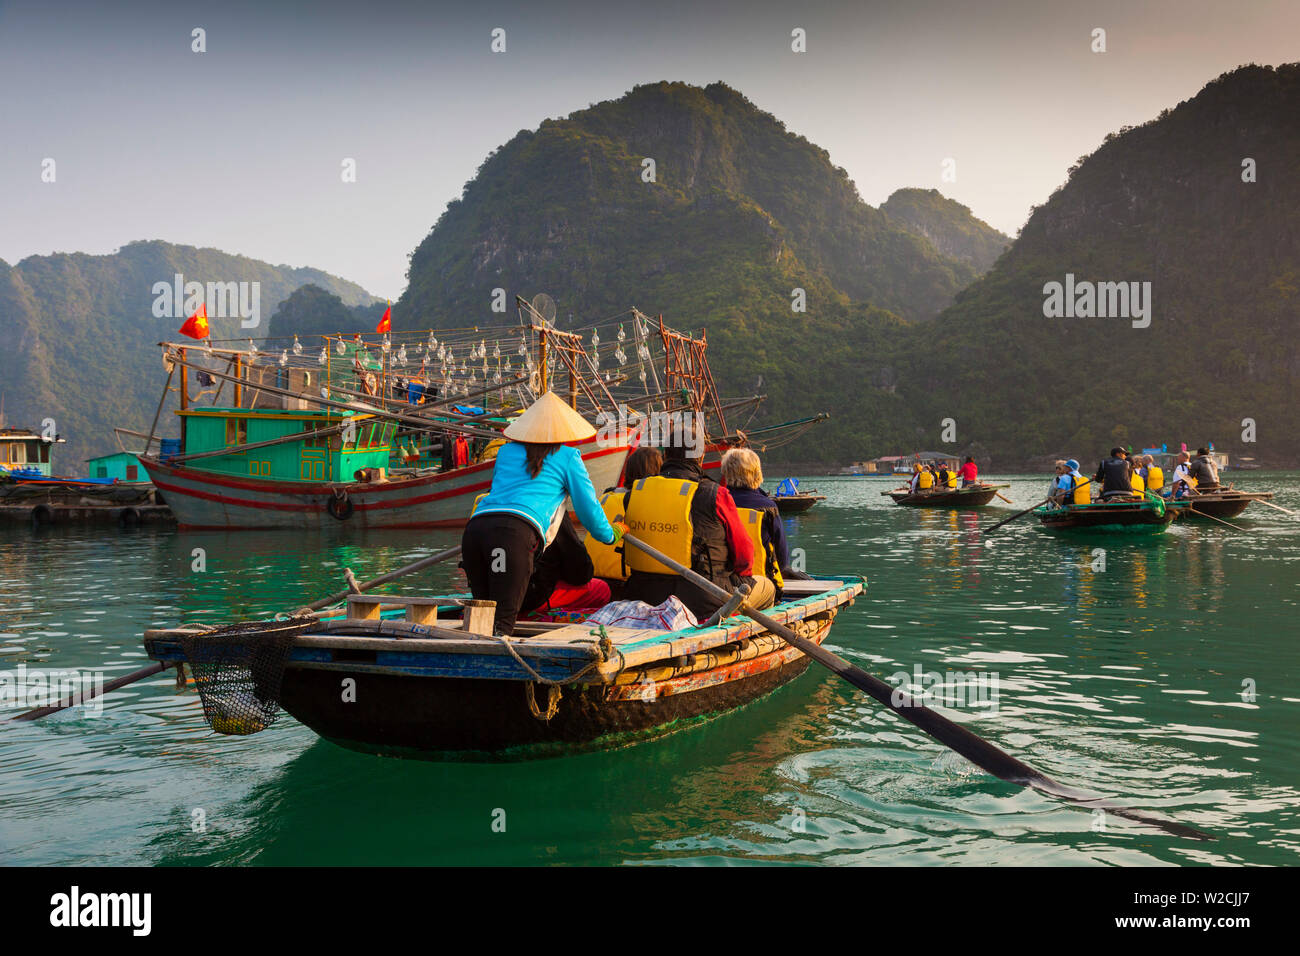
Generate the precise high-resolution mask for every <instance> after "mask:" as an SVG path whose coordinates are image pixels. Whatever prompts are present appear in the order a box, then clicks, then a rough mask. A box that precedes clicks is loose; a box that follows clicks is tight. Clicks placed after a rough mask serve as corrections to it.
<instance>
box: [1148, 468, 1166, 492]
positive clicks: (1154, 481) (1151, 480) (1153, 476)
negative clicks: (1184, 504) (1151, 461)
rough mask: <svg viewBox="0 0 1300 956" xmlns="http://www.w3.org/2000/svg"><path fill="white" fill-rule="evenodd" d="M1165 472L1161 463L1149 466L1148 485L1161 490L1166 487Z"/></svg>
mask: <svg viewBox="0 0 1300 956" xmlns="http://www.w3.org/2000/svg"><path fill="white" fill-rule="evenodd" d="M1164 484H1165V473H1164V470H1163V469H1162V468H1161V467H1160V466H1159V465H1149V466H1147V487H1148V488H1150V489H1151V490H1152V491H1159V490H1160V489H1161V488H1163V487H1164Z"/></svg>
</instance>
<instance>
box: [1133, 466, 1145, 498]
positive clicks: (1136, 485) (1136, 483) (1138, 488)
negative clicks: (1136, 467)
mask: <svg viewBox="0 0 1300 956" xmlns="http://www.w3.org/2000/svg"><path fill="white" fill-rule="evenodd" d="M1128 483H1129V487H1130V488H1132V489H1133V491H1134V493H1135V494H1139V495H1140V494H1142V492H1144V491H1146V490H1147V485H1146V482H1145V481H1143V480H1142V475H1141V473H1140V472H1136V471H1135V472H1133V475H1132V477H1130V478H1129V480H1128Z"/></svg>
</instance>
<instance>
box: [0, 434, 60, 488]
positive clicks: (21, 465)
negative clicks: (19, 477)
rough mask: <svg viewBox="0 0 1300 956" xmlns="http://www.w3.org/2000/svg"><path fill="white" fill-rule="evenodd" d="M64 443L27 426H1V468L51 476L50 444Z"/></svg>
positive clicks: (57, 438)
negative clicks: (30, 429)
mask: <svg viewBox="0 0 1300 956" xmlns="http://www.w3.org/2000/svg"><path fill="white" fill-rule="evenodd" d="M61 443H64V439H62V438H59V437H58V436H57V435H56V436H55V437H54V438H46V437H44V436H43V435H39V434H37V433H36V432H34V431H29V430H28V429H26V428H0V469H3V470H4V471H10V472H20V473H23V474H29V475H30V474H38V475H41V476H43V477H46V478H48V477H50V446H51V445H55V444H61Z"/></svg>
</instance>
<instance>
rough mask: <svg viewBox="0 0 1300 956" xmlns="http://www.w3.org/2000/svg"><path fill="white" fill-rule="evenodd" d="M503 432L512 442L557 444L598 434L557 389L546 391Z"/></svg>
mask: <svg viewBox="0 0 1300 956" xmlns="http://www.w3.org/2000/svg"><path fill="white" fill-rule="evenodd" d="M503 434H504V435H505V436H506V437H507V438H509V439H510V440H511V441H527V442H537V443H538V444H548V445H549V444H558V443H563V442H569V441H582V440H584V439H587V438H590V437H592V436H593V435H595V434H596V429H595V428H593V427H592V425H591V423H590V422H588V421H587V420H586V419H585V418H583V417H582V416H581V415H579V414H578V413H577V412H575V411H574V410H573V409H572V408H570V407H569V406H568V405H566V404H565V402H564V399H562V398H560V396H558V395H556V394H555V393H554V392H547V393H546V394H545V395H543V396H542V397H541V398H539V399H538V400H537V401H535V402H533V404H532V405H530V406H529V407H528V411H526V412H524V413H523V414H522V415H520V416H519V417H518V418H516V419H515V420H514V421H513V422H511V423H510V424H509V425H508V426H507V427H506V430H505V432H503Z"/></svg>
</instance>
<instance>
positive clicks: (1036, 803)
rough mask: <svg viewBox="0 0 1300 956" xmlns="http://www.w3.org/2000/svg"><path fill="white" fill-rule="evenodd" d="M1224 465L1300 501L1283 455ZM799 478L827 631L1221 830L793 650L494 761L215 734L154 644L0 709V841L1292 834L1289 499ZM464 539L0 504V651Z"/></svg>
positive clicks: (113, 846)
mask: <svg viewBox="0 0 1300 956" xmlns="http://www.w3.org/2000/svg"><path fill="white" fill-rule="evenodd" d="M1004 480H1009V481H1011V482H1012V487H1011V488H1010V489H1009V490H1008V491H1006V492H1004V493H1005V494H1007V495H1008V496H1009V497H1011V499H1012V500H1013V501H1014V502H1015V503H1016V504H1017V505H1018V506H1019V508H1025V507H1028V506H1029V505H1031V504H1033V503H1034V502H1035V501H1036V500H1038V499H1039V498H1041V497H1042V488H1043V485H1044V484H1045V482H1044V481H1043V480H1041V479H1034V480H1030V479H1024V478H1013V479H1004ZM1236 480H1237V484H1238V487H1245V488H1248V489H1250V490H1272V491H1275V492H1277V497H1276V498H1275V499H1274V500H1275V502H1276V503H1277V504H1279V505H1282V506H1283V507H1287V508H1290V509H1291V510H1295V511H1300V486H1297V483H1296V479H1295V477H1294V476H1291V475H1282V474H1259V473H1255V474H1252V475H1249V476H1247V477H1245V478H1236ZM804 486H805V488H809V487H814V486H815V487H817V488H819V489H820V490H821V492H822V493H823V494H825V495H827V500H826V501H825V502H823V503H821V504H820V505H818V506H817V507H816V508H814V509H813V510H812V511H811V512H809V513H807V514H806V515H804V516H801V517H799V518H795V519H789V520H788V522H787V527H788V529H789V532H790V534H791V537H792V542H793V544H795V545H796V546H798V547H801V548H803V549H804V551H805V552H806V555H807V561H808V569H809V570H812V571H818V572H832V573H833V572H840V571H851V572H855V573H862V574H865V575H866V576H867V577H868V580H869V585H868V590H867V592H866V594H865V595H864V596H863V597H862V598H861V599H859V601H858V602H857V604H856V605H854V606H853V607H852V608H849V609H846V610H845V611H843V612H842V614H841V615H840V617H839V618H838V620H837V622H836V624H835V627H834V629H833V630H832V632H831V635H830V638H829V642H828V644H829V646H831V647H832V648H833V649H835V650H836V651H837V652H839V653H840V654H842V655H843V656H845V657H847V658H849V659H850V660H852V661H853V662H854V663H856V664H858V665H859V666H861V667H863V668H865V669H867V670H869V671H871V672H872V673H874V674H876V675H877V676H880V677H888V676H889V675H892V674H895V673H896V672H899V671H908V672H912V671H913V670H914V668H916V667H918V666H919V668H920V669H921V670H922V671H925V672H938V673H941V674H946V673H948V672H949V671H960V672H976V673H979V674H983V675H985V676H986V677H989V678H990V679H991V680H992V681H993V684H992V686H994V687H996V690H997V700H996V704H997V706H996V707H995V708H994V707H988V706H985V707H970V706H964V707H963V706H958V707H954V708H952V709H949V710H948V711H947V713H948V714H949V715H950V716H952V717H954V719H957V720H960V721H962V722H963V723H965V724H966V725H967V726H969V727H970V728H971V729H972V730H974V731H975V732H976V733H978V734H981V735H982V736H985V737H987V738H988V739H990V740H992V741H993V742H994V743H997V744H998V745H999V746H1001V747H1003V748H1004V749H1007V750H1009V751H1010V752H1012V753H1013V754H1015V755H1016V756H1018V757H1020V758H1021V759H1022V760H1025V761H1026V762H1028V763H1030V764H1032V765H1034V766H1036V767H1038V768H1039V769H1041V770H1042V771H1044V772H1045V773H1047V774H1049V775H1051V776H1053V777H1055V778H1056V779H1058V780H1060V781H1061V782H1063V783H1071V784H1074V785H1077V786H1081V787H1085V788H1089V789H1093V790H1097V791H1101V792H1105V793H1107V794H1110V795H1113V796H1114V797H1115V798H1116V799H1118V800H1119V801H1120V802H1123V803H1129V804H1132V805H1134V806H1140V807H1144V808H1148V809H1151V810H1155V811H1158V812H1160V813H1163V814H1166V815H1169V816H1171V817H1174V818H1176V819H1178V820H1180V821H1182V822H1185V823H1190V824H1193V825H1195V826H1198V827H1200V828H1202V829H1205V830H1208V831H1211V832H1213V833H1214V835H1215V836H1216V837H1217V839H1216V840H1215V841H1214V842H1212V843H1203V842H1195V841H1190V840H1186V839H1181V838H1177V837H1172V836H1166V835H1163V834H1160V833H1153V832H1151V831H1148V830H1144V829H1139V828H1136V827H1135V826H1133V825H1131V824H1128V823H1125V822H1124V821H1122V820H1117V819H1114V818H1111V819H1109V820H1104V821H1099V820H1098V819H1097V818H1095V817H1094V815H1093V814H1092V813H1091V812H1090V811H1088V810H1085V809H1081V808H1078V807H1073V806H1069V805H1065V804H1061V803H1059V802H1056V801H1053V800H1051V799H1048V798H1046V797H1043V796H1040V795H1038V794H1035V793H1032V792H1026V791H1023V790H1020V789H1018V788H1016V787H1014V786H1012V785H1010V784H1006V783H1003V782H1001V781H998V780H996V779H994V778H992V777H989V776H988V775H986V774H984V773H982V772H980V771H978V770H976V769H975V768H973V767H971V766H970V765H969V764H967V763H965V762H964V761H963V760H961V759H960V758H958V757H955V756H954V755H952V754H950V753H948V752H947V751H945V750H944V749H943V748H941V747H940V746H939V745H938V744H936V743H934V742H933V741H931V740H930V739H929V738H928V737H926V736H925V735H923V734H922V733H921V732H920V731H918V730H916V729H915V728H913V727H912V726H911V725H910V724H907V723H905V722H903V721H901V720H899V719H898V718H896V717H895V716H893V715H892V714H891V713H889V712H888V711H885V710H883V709H882V708H881V707H880V706H878V705H877V704H876V703H874V702H873V701H870V700H868V699H867V698H865V697H864V696H863V695H861V694H859V693H857V692H856V691H855V690H854V689H853V688H851V687H849V686H848V685H847V684H845V683H843V682H842V681H841V680H840V679H839V678H836V677H834V676H833V675H831V674H829V673H827V672H824V671H822V670H820V669H818V668H816V666H815V665H814V668H813V669H811V670H810V671H809V672H808V673H806V674H805V675H804V676H803V677H801V678H799V679H798V680H796V681H794V682H792V683H791V684H788V685H787V686H786V687H784V688H782V689H781V690H779V691H777V692H776V693H774V694H772V695H771V696H769V697H767V698H765V699H763V700H761V701H759V702H757V703H754V704H752V705H750V706H749V707H746V708H744V709H742V710H739V711H736V712H733V713H730V714H727V715H725V716H722V717H720V718H718V719H716V720H713V721H710V722H708V723H705V724H702V725H697V726H694V727H692V728H691V729H688V730H685V731H683V732H681V733H678V734H675V735H672V736H669V737H667V738H664V739H661V740H658V741H655V742H651V743H646V744H641V745H638V746H634V747H629V748H626V749H623V750H618V751H612V752H602V753H594V754H586V755H582V756H576V757H569V758H560V759H551V760H544V761H535V762H527V763H512V764H497V765H493V764H438V763H426V762H421V761H412V760H398V759H391V758H379V757H371V756H366V755H362V754H356V753H352V752H349V751H345V750H342V749H340V748H337V747H335V746H333V745H331V744H329V743H326V742H324V741H321V740H319V739H317V738H316V737H315V735H313V734H312V733H311V732H310V731H308V730H307V729H306V728H304V727H302V726H301V725H299V724H297V723H296V722H295V721H293V720H292V719H291V718H288V717H284V718H282V719H281V721H280V722H279V723H277V724H276V725H275V726H274V727H272V728H271V729H270V730H268V731H266V732H264V733H261V734H258V735H256V736H252V737H244V738H234V737H221V736H218V735H215V734H212V733H211V732H210V731H209V730H208V728H207V726H206V725H205V724H204V723H203V720H202V717H201V715H200V711H199V706H198V701H197V698H196V696H195V694H194V691H193V690H192V689H189V690H182V691H177V690H176V689H175V688H174V686H173V681H172V678H171V677H170V676H169V675H168V676H162V677H158V678H151V679H150V680H148V681H144V682H141V683H138V684H135V685H133V686H131V687H128V688H125V689H123V690H121V691H118V692H116V693H113V694H110V695H109V697H108V698H107V700H106V703H105V705H104V707H103V710H102V713H100V714H98V715H94V714H79V713H76V712H66V713H64V714H60V715H57V716H54V717H51V718H48V719H46V720H43V721H38V722H35V723H21V724H10V723H3V722H0V862H3V863H7V864H55V863H62V864H91V865H95V864H289V865H298V864H327V863H341V864H352V863H374V864H449V863H450V864H457V863H473V864H509V863H522V864H533V863H544V864H545V863H555V864H591V863H597V864H629V863H630V864H643V863H699V864H737V863H769V862H787V863H833V864H852V863H870V864H908V865H931V864H944V863H957V864H968V865H984V864H993V863H996V864H1015V863H1028V864H1061V865H1080V864H1103V865H1133V864H1189V863H1191V864H1199V863H1228V864H1292V865H1293V864H1295V863H1296V862H1297V857H1298V856H1300V815H1298V813H1297V811H1298V809H1300V743H1298V742H1297V735H1296V728H1297V726H1300V683H1298V681H1297V678H1298V677H1300V651H1298V650H1297V647H1296V643H1295V641H1294V634H1295V621H1296V611H1297V599H1298V598H1300V593H1298V592H1300V518H1288V517H1287V516H1285V515H1282V514H1280V513H1278V512H1276V511H1272V510H1270V509H1267V508H1264V507H1262V506H1260V505H1252V506H1251V508H1250V509H1249V510H1248V511H1247V512H1246V513H1245V514H1244V515H1242V516H1241V517H1240V518H1237V519H1234V523H1235V524H1239V525H1241V526H1242V527H1243V528H1244V529H1246V530H1245V531H1244V532H1236V531H1233V530H1230V529H1228V528H1226V527H1223V526H1220V525H1214V524H1212V523H1209V524H1194V525H1183V524H1181V523H1179V524H1175V525H1174V526H1173V527H1172V528H1171V530H1170V531H1169V532H1168V533H1166V534H1164V535H1159V536H1154V537H1152V538H1149V539H1136V538H1123V539H1108V538H1106V537H1100V536H1093V537H1083V538H1078V539H1074V540H1071V539H1066V538H1060V537H1054V536H1052V535H1049V534H1046V533H1044V532H1043V531H1041V530H1040V529H1038V528H1037V527H1036V522H1035V521H1034V520H1033V518H1032V517H1026V518H1024V519H1021V520H1020V521H1018V522H1016V523H1014V524H1011V525H1009V526H1007V527H1006V528H1004V529H1002V530H1001V531H999V532H998V533H996V534H993V535H989V536H981V535H980V534H979V533H978V532H977V529H978V528H979V527H980V526H981V525H988V524H991V523H992V522H993V521H996V520H998V519H999V518H1001V517H1006V516H1009V515H1010V514H1012V513H1013V510H1012V508H1011V506H1008V505H1002V504H1001V503H998V504H997V506H996V507H995V506H990V507H988V508H985V509H982V510H980V511H978V512H953V511H926V510H918V509H904V508H898V507H895V506H893V505H892V504H891V503H890V502H889V499H887V498H884V497H881V495H880V492H881V491H882V490H884V489H886V488H888V487H891V485H890V484H889V483H888V482H885V481H881V480H876V479H865V478H855V479H831V478H813V479H806V480H805V481H804ZM1017 510H1018V509H1017ZM457 540H458V535H456V534H454V533H449V532H415V531H403V532H386V533H383V534H373V535H371V536H368V537H354V538H343V537H329V536H322V537H319V538H306V539H304V537H303V536H302V535H301V534H294V533H278V532H277V533H271V532H251V533H242V534H220V533H186V534H177V533H175V532H169V531H153V530H147V529H146V530H139V531H133V532H119V531H111V532H107V531H94V532H92V531H64V530H60V529H51V530H44V531H39V532H35V531H29V530H28V529H26V528H18V529H10V530H8V531H7V532H6V539H5V540H4V541H3V543H0V672H9V673H13V672H15V671H16V669H17V668H18V667H19V665H20V664H25V665H26V666H27V667H28V668H36V667H44V668H86V667H102V668H103V669H104V672H105V677H106V679H111V678H112V677H114V676H118V675H120V674H124V673H128V672H130V671H132V670H135V669H137V668H139V667H141V666H143V665H144V664H145V663H147V661H146V659H145V658H144V655H143V652H142V650H141V644H140V634H141V632H142V631H143V630H144V629H145V628H147V627H156V626H166V625H171V624H175V623H177V622H179V621H191V620H200V621H210V622H217V621H227V620H231V619H236V618H244V617H259V616H266V615H267V614H268V613H271V612H274V611H279V610H284V609H289V608H292V607H295V606H298V605H300V604H302V603H304V602H305V601H307V600H310V599H314V598H316V597H319V596H321V595H323V594H326V593H328V592H330V591H333V590H336V589H337V588H339V587H340V586H341V583H340V582H341V576H342V572H343V568H344V567H351V568H353V569H354V570H355V571H356V573H357V575H358V577H360V578H362V579H365V578H367V577H372V576H375V575H377V574H381V573H383V572H385V571H388V570H391V569H393V568H395V567H398V566H400V565H402V564H405V563H408V562H409V561H412V560H415V559H416V558H417V557H419V556H420V555H422V554H426V553H430V552H432V551H435V550H440V549H442V548H445V547H447V546H449V545H450V544H454V543H456V542H457ZM195 548H202V549H204V552H205V557H206V570H205V571H203V572H195V571H194V570H192V564H193V562H194V560H195V558H194V556H193V550H194V549H195ZM1097 548H1104V549H1105V552H1106V553H1105V555H1104V558H1105V568H1104V570H1101V569H1100V561H1099V555H1097V554H1096V553H1095V549H1097ZM1094 567H1096V568H1098V569H1096V570H1094ZM407 580H408V582H409V586H408V587H406V588H404V590H406V591H408V593H410V592H417V591H418V592H421V593H432V592H434V591H443V590H446V589H448V588H460V587H462V586H463V584H462V583H461V581H458V579H457V572H456V571H455V570H454V569H453V568H450V567H445V566H443V567H439V568H436V569H433V570H432V571H429V572H425V573H423V574H421V575H417V576H415V577H413V578H411V579H407ZM462 580H463V579H462ZM390 588H391V586H390ZM1243 682H1253V686H1254V691H1255V697H1254V700H1253V701H1251V700H1248V699H1243ZM1249 686H1250V685H1249V684H1247V685H1246V687H1247V689H1249ZM15 712H16V710H14V709H12V708H11V709H9V710H8V711H5V712H4V713H5V714H6V715H7V714H12V713H15ZM502 821H504V832H498V831H500V829H501V824H502ZM494 823H495V824H496V826H495V827H494ZM1102 824H1104V826H1105V829H1104V830H1098V829H1094V827H1098V826H1100V825H1102Z"/></svg>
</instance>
